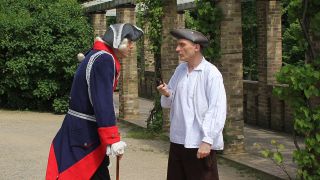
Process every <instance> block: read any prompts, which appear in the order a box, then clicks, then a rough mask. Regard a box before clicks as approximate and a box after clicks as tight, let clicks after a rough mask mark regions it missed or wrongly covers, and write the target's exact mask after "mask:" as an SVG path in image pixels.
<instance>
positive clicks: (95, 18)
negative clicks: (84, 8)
mask: <svg viewBox="0 0 320 180" xmlns="http://www.w3.org/2000/svg"><path fill="white" fill-rule="evenodd" d="M91 22H92V26H93V29H94V35H95V36H102V35H103V34H104V32H105V31H106V13H105V12H96V13H95V14H92V15H91Z"/></svg>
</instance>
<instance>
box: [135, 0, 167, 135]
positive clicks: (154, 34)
mask: <svg viewBox="0 0 320 180" xmlns="http://www.w3.org/2000/svg"><path fill="white" fill-rule="evenodd" d="M138 3H140V5H139V6H138V12H137V24H138V25H139V26H140V27H142V28H143V29H145V35H144V36H147V37H148V40H149V42H150V43H149V45H150V50H151V52H152V53H153V54H154V59H155V77H154V79H155V80H156V79H160V78H161V42H162V16H163V2H162V0H138ZM141 47H143V42H141V44H140V48H139V47H138V50H140V51H142V48H141ZM139 58H143V57H141V56H140V57H139ZM140 61H141V60H140ZM142 69H144V67H143V68H142ZM155 94H156V95H155V97H154V108H153V109H152V110H151V112H150V115H149V118H148V120H147V128H148V130H149V131H151V132H160V131H161V130H162V124H163V117H162V107H161V104H160V100H159V99H160V95H159V92H157V91H156V93H155Z"/></svg>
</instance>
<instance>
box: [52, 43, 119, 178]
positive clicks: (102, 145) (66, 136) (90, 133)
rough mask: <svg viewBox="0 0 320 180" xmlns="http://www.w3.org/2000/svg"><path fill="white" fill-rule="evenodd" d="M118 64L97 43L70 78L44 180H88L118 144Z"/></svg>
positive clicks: (111, 51) (112, 54)
mask: <svg viewBox="0 0 320 180" xmlns="http://www.w3.org/2000/svg"><path fill="white" fill-rule="evenodd" d="M119 72H120V63H119V61H118V59H117V58H116V56H115V55H114V53H113V50H112V49H111V48H110V47H108V46H106V45H105V44H104V43H102V42H100V41H97V42H95V44H94V47H93V49H92V50H91V51H90V52H89V53H88V54H87V55H86V57H85V59H84V60H83V61H82V62H81V64H80V65H79V67H78V69H77V71H76V74H75V76H74V79H73V84H72V88H71V99H70V104H69V111H68V113H67V114H66V116H65V118H64V121H63V123H62V126H61V128H60V129H59V131H58V133H57V135H56V136H55V137H54V139H53V141H52V144H51V148H50V153H49V158H48V166H47V173H46V179H68V180H69V179H90V177H91V176H92V175H93V174H94V173H95V171H96V170H97V168H98V167H99V165H100V164H101V162H102V160H103V159H104V157H105V154H106V146H107V145H109V144H113V143H115V142H118V141H120V134H119V132H118V128H117V126H116V117H115V111H114V106H113V91H114V89H115V88H116V85H117V79H118V76H119Z"/></svg>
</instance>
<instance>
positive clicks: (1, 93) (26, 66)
mask: <svg viewBox="0 0 320 180" xmlns="http://www.w3.org/2000/svg"><path fill="white" fill-rule="evenodd" d="M0 29H1V31H0V36H1V37H2V38H1V39H0V74H1V77H2V78H1V79H0V97H1V104H0V105H1V106H2V107H7V108H18V109H31V110H32V109H34V110H55V111H56V112H62V109H64V110H66V108H62V106H65V104H67V103H68V98H62V97H66V96H68V94H69V91H70V87H71V83H72V77H73V74H74V72H75V69H76V67H77V60H76V54H77V53H78V52H81V51H84V50H86V49H88V48H89V47H90V43H91V39H92V37H93V33H92V29H91V28H90V26H89V24H88V23H87V20H86V18H85V17H84V14H83V11H82V8H81V6H80V5H79V4H78V3H77V1H75V0H52V1H46V0H32V1H30V0H20V1H13V0H1V3H0ZM58 102H59V103H58ZM62 104H64V105H62ZM64 110H63V111H64Z"/></svg>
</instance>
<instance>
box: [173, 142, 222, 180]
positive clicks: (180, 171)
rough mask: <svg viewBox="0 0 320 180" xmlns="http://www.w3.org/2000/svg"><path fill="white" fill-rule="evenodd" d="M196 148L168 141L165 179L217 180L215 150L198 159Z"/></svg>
mask: <svg viewBox="0 0 320 180" xmlns="http://www.w3.org/2000/svg"><path fill="white" fill-rule="evenodd" d="M197 152H198V148H192V149H189V148H185V147H184V146H183V145H181V144H175V143H170V151H169V160H168V171H167V180H219V175H218V168H217V159H216V152H215V151H214V150H211V152H210V155H209V156H207V157H205V158H202V159H198V158H197Z"/></svg>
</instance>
